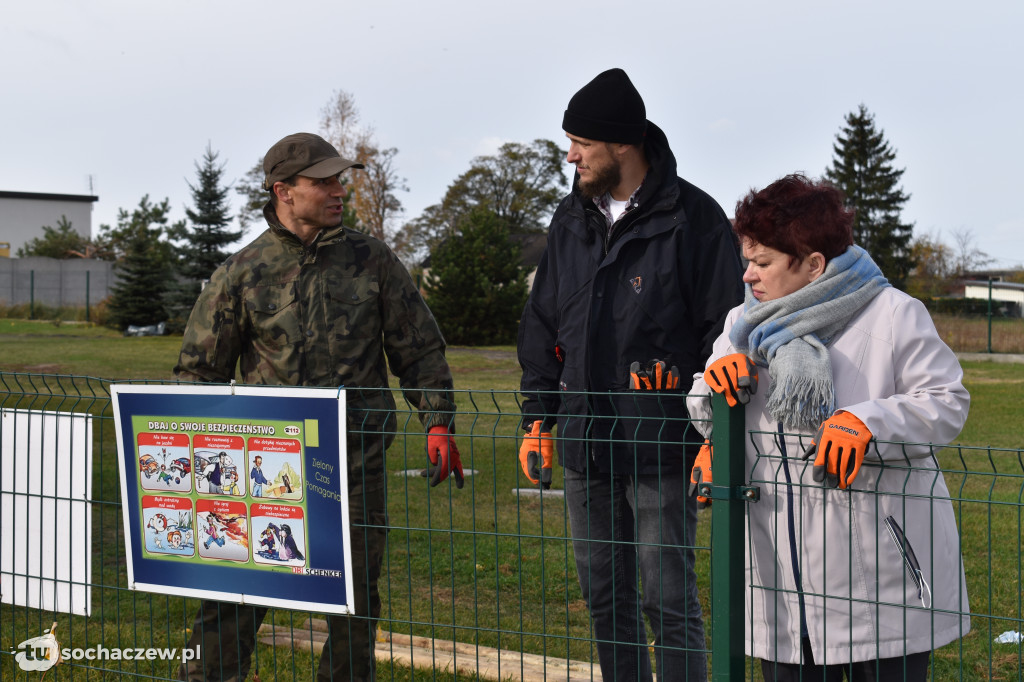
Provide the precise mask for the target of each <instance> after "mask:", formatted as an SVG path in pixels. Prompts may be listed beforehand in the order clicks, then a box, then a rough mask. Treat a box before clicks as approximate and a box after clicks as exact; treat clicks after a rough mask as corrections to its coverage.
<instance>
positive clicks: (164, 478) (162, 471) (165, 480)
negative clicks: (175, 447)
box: [156, 464, 174, 486]
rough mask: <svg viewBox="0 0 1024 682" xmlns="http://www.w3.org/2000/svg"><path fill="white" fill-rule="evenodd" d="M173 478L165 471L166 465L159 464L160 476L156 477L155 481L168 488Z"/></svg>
mask: <svg viewBox="0 0 1024 682" xmlns="http://www.w3.org/2000/svg"><path fill="white" fill-rule="evenodd" d="M173 478H174V477H173V476H172V475H171V474H170V473H169V472H168V471H167V465H166V464H161V465H160V475H158V476H157V477H156V480H158V481H160V482H161V483H166V484H167V485H168V486H169V485H171V479H173Z"/></svg>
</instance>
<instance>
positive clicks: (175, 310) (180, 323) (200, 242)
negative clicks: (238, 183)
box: [167, 145, 242, 330]
mask: <svg viewBox="0 0 1024 682" xmlns="http://www.w3.org/2000/svg"><path fill="white" fill-rule="evenodd" d="M217 156H218V154H217V152H215V151H213V148H212V147H211V146H210V145H207V146H206V152H205V153H204V154H203V158H202V162H201V163H196V164H195V166H196V184H194V185H193V184H192V183H188V188H189V191H190V192H191V193H192V207H190V208H186V209H185V215H186V216H187V217H188V222H189V223H191V226H190V227H188V226H186V225H185V224H184V223H182V224H179V225H175V226H172V227H171V228H170V229H169V230H168V234H169V236H170V237H171V238H172V239H174V240H175V241H176V242H177V246H176V247H175V259H176V268H175V269H176V271H177V275H178V278H177V280H176V282H175V283H174V285H173V286H172V287H171V291H170V293H169V296H168V300H167V303H168V308H169V310H168V312H169V313H170V316H171V328H172V330H177V329H184V325H185V322H187V320H188V316H189V313H190V312H191V311H192V306H193V305H194V304H195V301H196V298H198V296H199V291H200V289H201V288H202V282H203V280H206V279H209V278H210V275H212V274H213V271H214V270H216V269H217V266H218V265H220V264H221V263H222V262H224V260H225V259H226V258H227V257H228V256H230V255H231V253H230V251H228V250H227V249H226V248H225V247H227V246H228V245H230V244H233V243H235V242H237V241H238V239H239V238H240V237H241V236H242V233H241V231H231V230H228V225H230V223H231V214H230V211H229V205H228V187H227V186H225V185H222V184H221V183H222V178H223V176H224V166H223V165H221V164H218V163H217Z"/></svg>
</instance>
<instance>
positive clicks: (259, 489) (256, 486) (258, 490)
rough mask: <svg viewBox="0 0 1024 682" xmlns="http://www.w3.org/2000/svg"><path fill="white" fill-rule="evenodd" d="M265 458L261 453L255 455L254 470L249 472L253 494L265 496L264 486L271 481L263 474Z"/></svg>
mask: <svg viewBox="0 0 1024 682" xmlns="http://www.w3.org/2000/svg"><path fill="white" fill-rule="evenodd" d="M262 466H263V458H262V457H260V456H259V455H256V456H255V457H253V460H252V471H250V472H249V478H251V479H252V496H253V497H263V486H264V485H266V484H269V483H270V481H268V480H267V477H266V476H264V475H263V469H262V468H261V467H262Z"/></svg>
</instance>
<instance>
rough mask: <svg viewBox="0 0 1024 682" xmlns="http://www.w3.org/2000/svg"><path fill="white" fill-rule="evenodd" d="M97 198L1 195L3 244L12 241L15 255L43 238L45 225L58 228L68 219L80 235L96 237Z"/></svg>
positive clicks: (12, 250)
mask: <svg viewBox="0 0 1024 682" xmlns="http://www.w3.org/2000/svg"><path fill="white" fill-rule="evenodd" d="M96 200H97V197H94V196H91V195H79V194H41V193H33V192H0V242H10V244H11V256H12V257H13V256H15V255H17V253H18V248H20V247H21V246H24V245H25V242H27V241H30V240H31V239H34V238H36V237H42V236H43V225H49V226H50V227H52V228H54V229H57V221H58V220H60V217H61V216H62V215H63V216H67V218H68V220H70V221H71V227H72V228H73V229H74V230H75V232H77V233H78V234H80V235H82V236H83V237H85V238H87V239H89V238H92V205H93V202H95V201H96Z"/></svg>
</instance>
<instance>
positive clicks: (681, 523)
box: [565, 469, 707, 682]
mask: <svg viewBox="0 0 1024 682" xmlns="http://www.w3.org/2000/svg"><path fill="white" fill-rule="evenodd" d="M688 486H689V477H688V476H687V475H685V474H683V473H681V472H680V473H674V474H667V475H651V476H627V475H622V474H612V473H597V472H591V473H589V474H588V473H581V472H577V471H572V470H570V469H566V470H565V503H566V507H567V509H568V512H569V524H570V527H571V529H572V536H573V552H574V553H575V555H576V571H577V573H578V574H579V580H580V587H581V588H582V589H583V598H584V599H585V600H586V602H587V606H588V608H589V609H590V617H591V619H592V620H593V623H594V636H595V638H596V639H597V654H598V659H599V661H600V664H601V677H602V678H603V679H605V680H609V681H610V680H615V682H633V681H637V682H648V681H650V680H652V674H651V660H650V656H649V655H648V649H647V646H648V645H647V637H646V632H645V628H644V621H643V616H644V615H645V614H646V616H647V619H648V621H649V622H650V626H651V629H652V630H653V634H654V646H655V649H654V658H655V666H656V668H657V671H658V679H659V681H660V682H669V681H676V680H700V681H701V682H706V680H707V656H706V654H705V647H706V645H705V642H704V623H703V620H702V618H701V610H700V601H699V600H698V597H697V576H696V573H695V572H694V554H693V544H694V540H695V537H696V530H697V500H696V497H695V496H691V495H687V494H686V491H687V488H688ZM641 588H642V593H641Z"/></svg>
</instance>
